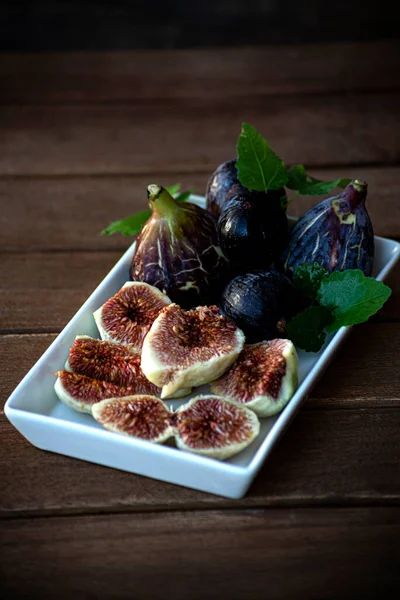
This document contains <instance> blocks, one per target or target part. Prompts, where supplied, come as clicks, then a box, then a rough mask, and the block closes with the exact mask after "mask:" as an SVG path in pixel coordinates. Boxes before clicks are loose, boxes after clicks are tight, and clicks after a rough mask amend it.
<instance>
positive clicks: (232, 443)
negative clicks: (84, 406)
mask: <svg viewBox="0 0 400 600" xmlns="http://www.w3.org/2000/svg"><path fill="white" fill-rule="evenodd" d="M92 414H93V417H94V418H95V419H96V421H98V422H99V423H101V424H102V425H103V427H105V429H108V430H109V431H114V432H117V433H122V434H124V435H131V436H134V437H138V438H141V439H143V440H147V441H149V442H154V443H163V442H166V441H167V440H168V439H169V438H171V437H175V442H176V445H177V447H178V448H180V449H181V450H187V451H189V452H194V453H196V454H202V455H204V456H209V457H211V458H217V459H220V460H224V459H226V458H229V457H230V456H233V455H234V454H237V453H238V452H240V451H242V450H244V448H246V447H247V446H248V445H249V444H250V443H251V442H252V441H253V440H254V439H255V438H256V437H257V435H258V434H259V432H260V423H259V421H258V418H257V416H256V414H255V413H254V412H253V411H251V410H249V409H248V408H246V407H243V406H240V405H238V404H236V403H235V402H231V401H230V400H226V399H224V398H219V397H218V396H197V397H196V398H193V399H192V400H190V402H188V403H187V404H185V405H184V406H181V407H180V408H179V409H178V410H177V411H176V412H175V413H174V412H172V411H170V410H169V409H168V408H167V407H166V406H165V404H164V403H163V402H162V401H161V400H159V399H158V398H154V397H153V396H148V395H136V396H130V397H125V398H111V399H108V400H102V401H101V402H98V403H97V404H94V405H93V407H92Z"/></svg>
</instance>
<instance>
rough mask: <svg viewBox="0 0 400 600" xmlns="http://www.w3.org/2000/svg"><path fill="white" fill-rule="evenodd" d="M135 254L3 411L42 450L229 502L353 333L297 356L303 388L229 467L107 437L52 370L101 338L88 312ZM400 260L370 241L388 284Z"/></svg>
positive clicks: (377, 269) (126, 259) (399, 251)
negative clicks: (59, 392) (59, 387)
mask: <svg viewBox="0 0 400 600" xmlns="http://www.w3.org/2000/svg"><path fill="white" fill-rule="evenodd" d="M191 200H192V201H193V202H196V203H197V204H199V205H200V206H204V198H201V197H199V196H193V197H192V198H191ZM292 221H293V219H292ZM133 250H134V244H132V246H130V248H128V250H127V251H126V252H125V254H124V255H123V256H122V257H121V259H120V260H119V261H118V262H117V264H116V265H115V266H114V268H113V269H112V270H111V271H110V273H109V274H108V275H107V276H106V277H105V279H104V280H103V281H102V282H101V283H100V285H99V286H98V288H97V289H96V290H95V291H94V292H93V294H92V295H91V296H90V297H89V298H88V300H87V301H86V302H85V304H84V305H83V306H82V307H81V309H80V310H79V311H78V312H77V314H76V315H75V316H74V317H73V318H72V319H71V321H70V322H69V323H68V325H67V326H66V327H65V328H64V329H63V331H62V332H61V333H60V335H59V336H58V337H57V338H56V339H55V340H54V342H53V343H52V344H51V346H50V347H49V348H48V349H47V351H46V352H45V353H44V354H43V356H42V357H41V358H40V359H39V360H38V362H37V363H36V364H35V365H34V366H33V368H32V369H31V370H30V371H29V373H28V374H27V375H26V376H25V378H24V379H23V380H22V381H21V383H20V384H19V385H18V387H17V388H16V389H15V391H14V392H13V394H12V395H11V396H10V398H9V399H8V400H7V402H6V405H5V414H6V415H7V417H8V419H9V420H10V421H11V423H12V424H13V425H14V426H15V427H16V429H18V431H20V433H22V435H23V436H25V437H26V439H27V440H29V441H30V442H31V443H32V444H33V445H34V446H37V447H38V448H42V449H43V450H49V451H50V452H57V453H59V454H65V455H67V456H72V457H75V458H79V459H82V460H86V461H89V462H93V463H97V464H101V465H106V466H108V467H114V468H116V469H122V470H124V471H129V472H131V473H138V474H140V475H146V476H147V477H153V478H155V479H160V480H162V481H168V482H170V483H175V484H178V485H183V486H186V487H190V488H194V489H198V490H203V491H205V492H210V493H212V494H218V495H220V496H225V497H227V498H241V497H243V496H244V495H245V493H246V491H247V489H248V487H249V486H250V484H251V483H252V481H253V480H254V478H255V476H256V475H257V473H258V471H259V469H260V468H261V466H262V464H263V462H264V460H265V459H266V457H267V456H268V454H269V453H270V452H271V450H272V449H273V447H274V445H275V444H276V442H277V441H278V439H279V437H280V435H281V434H282V433H283V432H284V431H285V429H286V428H287V426H288V424H289V423H290V421H291V419H292V418H293V417H294V415H295V414H296V411H297V410H298V408H299V407H300V404H301V402H302V401H303V400H304V399H305V398H307V396H308V394H309V393H310V391H311V389H312V388H313V386H314V385H315V383H316V382H317V380H318V379H319V377H320V376H321V375H322V373H323V372H324V370H325V369H326V367H327V365H328V364H329V362H330V361H331V360H332V358H333V356H334V354H335V352H336V351H337V349H338V348H339V346H340V345H341V343H342V342H343V340H344V338H345V337H346V335H347V334H348V332H349V330H350V328H349V327H342V328H341V329H340V330H339V331H338V332H337V333H336V334H335V335H334V336H331V337H330V338H329V339H328V340H327V342H326V344H325V346H324V348H323V349H322V350H321V351H320V352H318V353H315V354H314V353H306V352H302V351H300V352H299V363H300V367H299V368H300V372H299V378H300V385H299V388H298V390H297V392H296V393H295V395H294V396H293V398H292V399H291V400H290V402H289V403H288V404H287V406H286V407H285V408H284V410H283V411H282V412H281V413H280V414H279V415H277V416H275V417H271V418H266V419H261V432H260V435H259V437H258V438H257V439H256V440H255V441H254V442H253V443H252V444H251V445H250V446H249V447H248V448H247V449H246V450H244V451H243V452H241V453H240V454H238V455H236V456H234V457H233V458H231V459H230V460H228V461H226V462H221V461H218V460H214V459H211V458H206V457H203V456H198V455H195V454H191V453H189V452H184V451H182V450H178V449H177V448H175V447H172V446H162V445H157V444H152V443H150V442H146V441H142V440H139V439H136V438H131V437H127V436H124V435H120V434H117V433H111V432H109V431H106V430H105V429H103V428H102V427H101V425H100V424H99V423H97V422H96V421H95V420H94V419H93V418H92V417H91V415H88V414H83V413H78V412H75V411H73V410H72V409H70V408H68V407H67V406H65V405H64V404H62V403H61V402H60V401H59V400H58V398H57V396H56V395H55V392H54V381H55V378H54V376H53V375H52V373H54V372H55V371H58V370H60V369H62V368H63V366H64V363H65V360H66V358H67V356H68V352H69V349H70V347H71V345H72V343H73V341H74V339H75V336H76V335H78V334H86V335H90V336H93V337H99V334H98V331H97V328H96V325H95V322H94V319H93V312H94V311H95V310H97V309H98V308H99V307H100V306H101V305H102V304H103V303H104V302H105V301H106V300H107V299H108V298H110V297H111V296H113V295H114V294H115V293H116V292H117V291H118V290H119V289H120V288H121V287H122V285H123V284H124V283H125V281H127V280H128V279H129V265H130V261H131V257H132V255H133ZM399 256H400V244H398V243H397V242H394V241H392V240H389V239H385V238H381V237H375V261H374V273H373V275H374V276H375V277H376V278H377V279H379V280H383V279H385V278H386V277H387V275H388V273H389V271H390V270H391V269H392V268H393V266H394V264H395V263H396V261H397V260H398V258H399ZM208 389H209V388H208V386H202V387H201V388H197V389H196V390H195V393H194V394H192V396H194V395H197V394H199V393H205V392H207V391H208ZM187 401H188V398H185V399H184V400H181V401H178V400H175V401H170V402H168V404H169V405H170V406H173V407H177V406H179V404H182V403H184V402H187Z"/></svg>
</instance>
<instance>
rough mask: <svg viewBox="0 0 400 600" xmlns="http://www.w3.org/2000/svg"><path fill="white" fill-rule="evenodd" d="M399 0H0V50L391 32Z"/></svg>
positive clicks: (365, 36)
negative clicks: (32, 0)
mask: <svg viewBox="0 0 400 600" xmlns="http://www.w3.org/2000/svg"><path fill="white" fill-rule="evenodd" d="M394 10H396V12H397V11H398V6H397V3H396V2H394V1H393V0H392V1H391V3H389V2H387V1H386V0H385V1H383V2H382V1H376V0H375V1H373V2H372V1H370V0H366V1H364V2H362V1H358V2H356V1H355V0H349V1H347V2H341V1H335V0H333V1H326V0H310V1H308V2H301V1H296V0H283V1H280V0H213V1H203V2H199V1H197V0H195V1H193V0H175V1H174V2H168V1H162V0H148V1H146V0H142V1H139V2H135V1H130V2H129V1H121V0H116V1H114V2H99V1H87V2H76V1H75V2H73V1H68V0H64V1H62V0H56V1H53V2H51V1H45V0H42V1H38V2H0V50H4V51H56V50H61V51H64V50H65V51H73V50H118V49H121V50H122V49H135V48H196V47H201V46H236V45H266V44H277V43H278V44H279V43H284V44H290V43H300V42H324V41H327V42H332V41H351V40H378V39H390V38H395V37H397V36H398V32H399V19H398V18H397V17H396V16H395V14H394Z"/></svg>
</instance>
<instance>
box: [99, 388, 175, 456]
mask: <svg viewBox="0 0 400 600" xmlns="http://www.w3.org/2000/svg"><path fill="white" fill-rule="evenodd" d="M92 414H93V417H94V418H95V419H96V421H98V422H99V423H101V424H102V425H103V427H104V428H105V429H108V430H109V431H114V432H117V433H123V434H124V435H132V436H135V437H139V438H141V439H143V440H147V441H149V442H154V443H159V444H161V443H163V442H166V441H167V439H169V438H170V437H172V436H173V435H174V429H173V426H172V413H171V411H170V410H169V409H168V408H167V407H166V406H165V404H164V402H162V401H161V400H159V399H158V398H154V396H148V395H136V396H129V397H126V398H112V399H110V400H102V401H101V402H98V403H97V404H94V405H93V408H92Z"/></svg>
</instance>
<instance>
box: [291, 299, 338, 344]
mask: <svg viewBox="0 0 400 600" xmlns="http://www.w3.org/2000/svg"><path fill="white" fill-rule="evenodd" d="M331 321H332V316H331V314H330V312H329V311H328V310H327V309H326V308H324V307H323V306H309V307H308V308H306V309H305V310H303V311H302V312H301V313H299V314H297V315H296V316H295V317H293V319H292V320H291V321H290V322H289V323H288V324H287V326H286V331H287V334H288V337H289V339H291V340H292V342H293V343H294V345H295V346H297V347H298V348H301V349H302V350H306V352H318V350H320V349H321V348H322V346H323V344H324V342H325V337H326V335H325V331H324V330H325V327H326V326H327V325H329V323H331Z"/></svg>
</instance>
